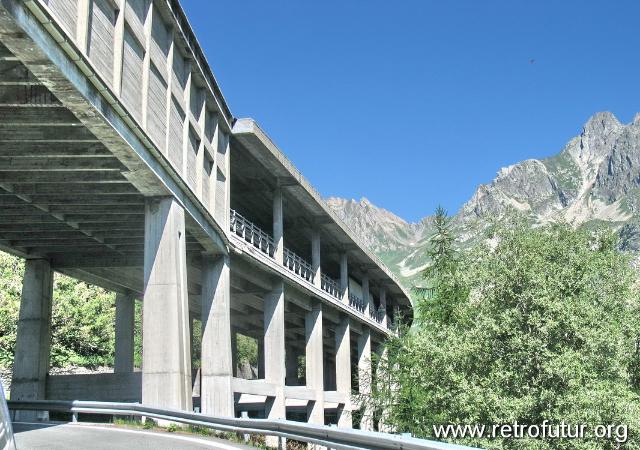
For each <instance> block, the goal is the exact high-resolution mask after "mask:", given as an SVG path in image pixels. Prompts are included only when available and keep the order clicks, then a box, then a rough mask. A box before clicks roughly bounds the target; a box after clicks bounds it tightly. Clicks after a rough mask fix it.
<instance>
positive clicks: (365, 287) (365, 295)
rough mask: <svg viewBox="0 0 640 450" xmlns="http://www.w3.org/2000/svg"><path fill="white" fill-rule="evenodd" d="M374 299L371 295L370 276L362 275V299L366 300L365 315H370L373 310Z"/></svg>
mask: <svg viewBox="0 0 640 450" xmlns="http://www.w3.org/2000/svg"><path fill="white" fill-rule="evenodd" d="M372 300H373V299H372V298H371V296H370V295H369V277H368V276H367V275H365V276H364V277H362V301H363V302H364V315H365V316H366V317H369V313H370V312H371V311H373V308H374V307H373V305H372V303H373V301H372Z"/></svg>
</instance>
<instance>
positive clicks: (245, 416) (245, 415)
mask: <svg viewBox="0 0 640 450" xmlns="http://www.w3.org/2000/svg"><path fill="white" fill-rule="evenodd" d="M240 417H242V418H243V419H248V418H249V411H242V412H240ZM250 438H251V436H250V435H249V433H244V434H243V435H242V439H244V441H245V442H247V443H248V442H249V440H250Z"/></svg>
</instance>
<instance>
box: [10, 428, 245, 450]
mask: <svg viewBox="0 0 640 450" xmlns="http://www.w3.org/2000/svg"><path fill="white" fill-rule="evenodd" d="M13 432H14V435H15V439H16V447H17V450H31V449H47V450H63V449H64V450H75V449H78V450H80V449H82V450H104V449H132V450H134V449H136V450H137V449H150V450H174V449H180V450H182V449H184V450H238V449H250V448H252V447H247V446H244V445H237V444H233V443H230V442H228V441H222V440H219V439H215V438H209V437H204V436H203V437H201V436H195V435H185V434H176V433H167V432H160V431H148V430H136V429H130V428H116V427H114V426H108V425H106V426H103V425H88V424H87V425H85V424H82V423H78V424H39V423H24V422H17V423H14V424H13ZM254 450H255V448H254Z"/></svg>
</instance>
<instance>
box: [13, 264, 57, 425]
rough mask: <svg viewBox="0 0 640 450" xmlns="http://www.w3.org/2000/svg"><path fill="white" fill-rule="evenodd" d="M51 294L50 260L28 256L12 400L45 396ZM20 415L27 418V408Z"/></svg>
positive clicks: (19, 320)
mask: <svg viewBox="0 0 640 450" xmlns="http://www.w3.org/2000/svg"><path fill="white" fill-rule="evenodd" d="M52 296H53V272H52V270H51V266H50V264H49V262H48V261H46V260H44V259H28V260H27V261H26V262H25V271H24V281H23V285H22V299H21V302H20V315H19V318H18V332H17V336H16V351H15V359H14V363H13V374H12V377H11V399H12V400H44V399H45V381H46V377H47V372H48V371H49V350H50V348H51V299H52ZM20 416H21V419H22V418H24V419H27V418H28V415H27V414H26V411H25V414H23V413H21V414H20ZM30 418H33V415H31V417H30Z"/></svg>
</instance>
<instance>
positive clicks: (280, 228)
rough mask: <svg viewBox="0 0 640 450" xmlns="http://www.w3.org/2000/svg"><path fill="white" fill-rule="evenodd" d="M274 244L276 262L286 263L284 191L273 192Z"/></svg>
mask: <svg viewBox="0 0 640 450" xmlns="http://www.w3.org/2000/svg"><path fill="white" fill-rule="evenodd" d="M273 242H274V244H275V247H276V248H275V253H274V255H273V257H274V258H275V260H276V262H278V263H280V264H283V263H284V211H283V210H282V189H281V188H280V187H278V188H276V190H275V191H273Z"/></svg>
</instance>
